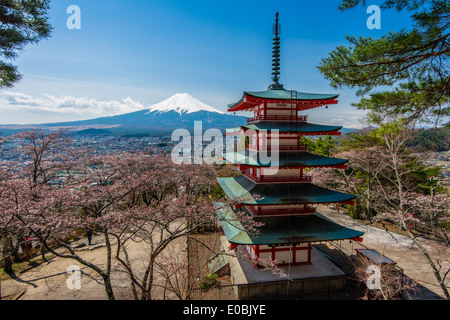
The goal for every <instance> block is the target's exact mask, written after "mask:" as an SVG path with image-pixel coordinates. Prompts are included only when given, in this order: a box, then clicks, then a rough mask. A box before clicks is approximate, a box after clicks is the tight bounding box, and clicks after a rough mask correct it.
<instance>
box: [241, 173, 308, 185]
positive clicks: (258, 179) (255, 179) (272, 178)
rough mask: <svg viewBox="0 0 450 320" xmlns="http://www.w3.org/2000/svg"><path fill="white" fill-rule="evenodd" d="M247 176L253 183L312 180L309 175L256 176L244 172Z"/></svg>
mask: <svg viewBox="0 0 450 320" xmlns="http://www.w3.org/2000/svg"><path fill="white" fill-rule="evenodd" d="M244 175H245V176H246V177H247V178H249V179H250V180H252V181H253V182H255V183H264V182H265V183H273V182H311V181H312V177H311V176H301V177H299V176H297V177H292V176H288V177H280V176H278V177H277V176H264V175H262V176H260V177H257V176H255V175H253V174H250V173H245V174H244Z"/></svg>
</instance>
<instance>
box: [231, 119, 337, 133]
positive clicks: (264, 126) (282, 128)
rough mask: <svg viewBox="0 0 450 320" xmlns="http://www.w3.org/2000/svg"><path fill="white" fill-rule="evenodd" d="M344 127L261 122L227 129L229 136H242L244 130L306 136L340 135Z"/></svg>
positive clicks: (305, 123) (307, 123) (303, 123)
mask: <svg viewBox="0 0 450 320" xmlns="http://www.w3.org/2000/svg"><path fill="white" fill-rule="evenodd" d="M341 129H342V126H328V125H321V124H314V123H309V122H297V123H296V122H277V121H260V122H258V123H255V124H248V125H242V126H240V127H235V128H230V129H226V134H227V135H233V134H240V133H241V131H242V130H244V131H245V130H254V131H261V130H278V132H280V133H300V134H304V135H326V134H332V135H340V132H339V130H341Z"/></svg>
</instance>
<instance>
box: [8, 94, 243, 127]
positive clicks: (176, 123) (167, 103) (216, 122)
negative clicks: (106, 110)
mask: <svg viewBox="0 0 450 320" xmlns="http://www.w3.org/2000/svg"><path fill="white" fill-rule="evenodd" d="M195 121H201V122H202V128H203V130H206V129H209V128H216V129H219V130H224V129H226V128H232V127H237V126H240V125H242V124H245V123H246V117H242V116H236V115H232V114H227V113H225V112H222V111H219V110H217V109H215V108H213V107H211V106H209V105H207V104H205V103H203V102H201V101H200V100H197V99H196V98H194V97H192V96H190V95H189V94H187V93H177V94H175V95H173V96H172V97H170V98H168V99H166V100H164V101H161V102H159V103H157V104H155V105H151V106H150V107H149V108H146V109H143V110H140V111H136V112H131V113H126V114H122V115H117V116H112V117H102V118H96V119H90V120H83V121H72V122H59V123H47V124H36V125H26V126H0V130H3V131H5V129H6V130H8V131H9V130H24V129H29V128H46V129H53V130H54V129H56V128H68V129H70V130H71V131H72V132H79V133H102V134H130V133H131V134H137V133H139V134H141V133H147V134H171V133H172V132H173V131H174V130H175V129H188V130H189V131H193V130H194V122H195ZM5 132H6V131H5Z"/></svg>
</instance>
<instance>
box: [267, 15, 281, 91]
mask: <svg viewBox="0 0 450 320" xmlns="http://www.w3.org/2000/svg"><path fill="white" fill-rule="evenodd" d="M273 34H274V35H275V36H274V37H273V51H272V81H273V83H272V84H271V85H270V86H269V89H273V90H282V89H284V88H283V85H282V84H279V82H278V81H279V80H280V34H281V26H280V24H279V23H278V12H277V13H276V14H275V24H274V25H273Z"/></svg>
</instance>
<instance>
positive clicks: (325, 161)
mask: <svg viewBox="0 0 450 320" xmlns="http://www.w3.org/2000/svg"><path fill="white" fill-rule="evenodd" d="M223 157H224V159H225V160H226V161H227V162H229V163H233V164H243V165H248V166H257V167H270V166H278V167H316V166H321V167H326V166H334V165H342V164H345V163H347V162H348V160H345V159H338V158H331V157H324V156H320V155H317V154H312V153H309V152H306V151H305V152H280V153H279V155H278V161H276V162H274V163H272V162H268V161H262V160H261V159H260V157H258V156H257V155H255V154H251V153H249V154H248V155H246V154H245V153H244V152H230V153H224V154H223Z"/></svg>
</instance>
